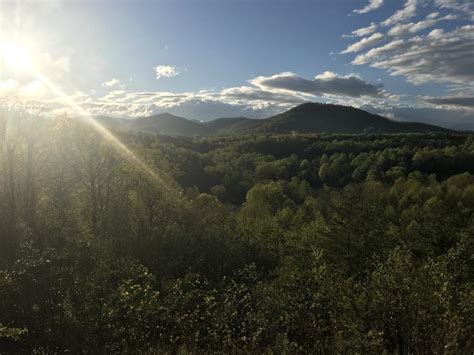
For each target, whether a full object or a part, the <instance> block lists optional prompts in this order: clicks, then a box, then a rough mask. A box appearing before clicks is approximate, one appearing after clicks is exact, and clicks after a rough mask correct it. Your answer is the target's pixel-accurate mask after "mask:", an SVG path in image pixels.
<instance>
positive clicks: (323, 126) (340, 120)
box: [257, 103, 449, 133]
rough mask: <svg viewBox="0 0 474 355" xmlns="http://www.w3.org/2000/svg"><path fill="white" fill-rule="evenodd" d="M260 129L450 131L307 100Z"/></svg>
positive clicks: (334, 131)
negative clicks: (307, 101)
mask: <svg viewBox="0 0 474 355" xmlns="http://www.w3.org/2000/svg"><path fill="white" fill-rule="evenodd" d="M257 131H258V132H265V133H288V132H299V133H317V132H331V133H410V132H447V131H449V130H448V129H445V128H441V127H438V126H433V125H428V124H423V123H417V122H396V121H392V120H389V119H387V118H385V117H382V116H379V115H375V114H372V113H369V112H367V111H364V110H361V109H357V108H354V107H350V106H341V105H330V104H318V103H304V104H301V105H299V106H296V107H294V108H292V109H290V110H288V111H286V112H283V113H281V114H279V115H276V116H273V117H270V118H267V119H266V120H263V122H262V124H261V125H260V126H259V127H258V128H257Z"/></svg>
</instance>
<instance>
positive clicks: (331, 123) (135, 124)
mask: <svg viewBox="0 0 474 355" xmlns="http://www.w3.org/2000/svg"><path fill="white" fill-rule="evenodd" d="M97 119H98V120H99V121H100V122H101V123H103V124H104V125H106V126H109V127H113V128H115V129H120V130H129V131H135V132H142V133H147V134H153V135H156V134H160V135H173V136H211V135H225V134H250V133H293V132H296V133H322V132H328V133H352V134H357V133H422V132H450V130H449V129H446V128H442V127H438V126H434V125H429V124H424V123H418V122H397V121H392V120H389V119H387V118H385V117H382V116H379V115H375V114H372V113H369V112H367V111H364V110H360V109H357V108H354V107H350V106H341V105H331V104H318V103H304V104H301V105H299V106H296V107H294V108H292V109H290V110H288V111H286V112H283V113H281V114H278V115H276V116H272V117H269V118H266V119H250V118H245V117H229V118H218V119H216V120H213V121H209V122H199V121H195V120H189V119H186V118H183V117H178V116H174V115H171V114H169V113H162V114H158V115H153V116H149V117H141V118H135V119H115V118H111V117H98V118H97Z"/></svg>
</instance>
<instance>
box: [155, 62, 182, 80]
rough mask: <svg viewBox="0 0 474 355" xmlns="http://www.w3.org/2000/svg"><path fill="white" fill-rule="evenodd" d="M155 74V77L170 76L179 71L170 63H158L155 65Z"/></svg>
mask: <svg viewBox="0 0 474 355" xmlns="http://www.w3.org/2000/svg"><path fill="white" fill-rule="evenodd" d="M155 74H156V78H157V79H161V78H171V77H173V76H177V75H179V74H180V73H179V71H178V69H177V68H176V67H174V66H171V65H158V66H156V67H155Z"/></svg>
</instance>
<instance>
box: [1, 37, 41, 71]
mask: <svg viewBox="0 0 474 355" xmlns="http://www.w3.org/2000/svg"><path fill="white" fill-rule="evenodd" d="M0 53H1V57H2V59H3V61H4V63H5V64H6V65H8V66H9V67H10V68H12V69H14V70H16V71H20V72H28V71H31V70H32V69H33V59H32V57H31V54H30V53H29V51H28V49H27V48H26V47H25V46H24V45H22V44H21V43H2V44H0Z"/></svg>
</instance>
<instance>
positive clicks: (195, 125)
mask: <svg viewBox="0 0 474 355" xmlns="http://www.w3.org/2000/svg"><path fill="white" fill-rule="evenodd" d="M127 127H128V128H129V129H131V130H133V131H138V132H142V133H151V134H163V135H170V136H207V135H209V134H212V133H214V132H213V130H212V129H209V128H208V127H206V126H205V125H203V124H202V123H201V122H199V121H192V120H188V119H186V118H183V117H179V116H174V115H171V114H169V113H161V114H158V115H153V116H148V117H141V118H136V119H133V120H129V121H128V124H127Z"/></svg>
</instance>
